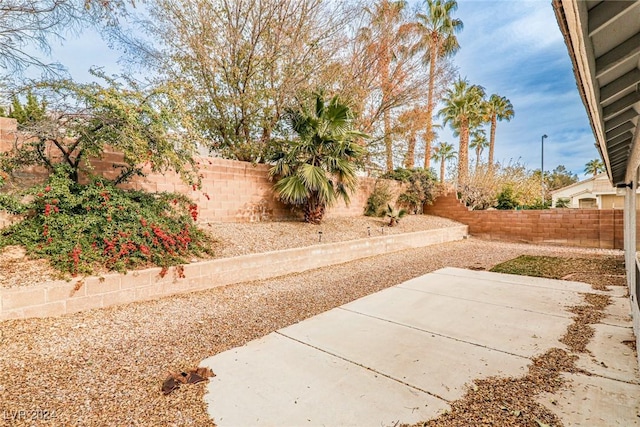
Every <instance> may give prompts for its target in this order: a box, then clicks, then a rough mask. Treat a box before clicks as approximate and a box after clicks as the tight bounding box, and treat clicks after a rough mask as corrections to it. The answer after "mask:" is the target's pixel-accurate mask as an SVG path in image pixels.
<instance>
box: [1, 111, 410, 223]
mask: <svg viewBox="0 0 640 427" xmlns="http://www.w3.org/2000/svg"><path fill="white" fill-rule="evenodd" d="M18 136H19V135H18V133H17V131H16V121H15V120H14V119H7V118H0V151H8V150H9V149H10V148H11V146H12V145H13V144H14V142H15V140H16V137H18ZM122 160H123V156H122V154H121V153H116V152H110V151H109V152H105V153H104V154H103V156H102V158H101V159H100V160H92V161H91V164H92V166H93V167H94V168H95V169H94V170H95V171H96V172H97V173H101V174H102V175H104V176H105V177H107V178H111V179H113V178H115V177H116V176H117V175H118V170H117V169H115V168H113V165H114V164H115V165H117V164H122ZM197 161H198V167H199V173H200V174H201V177H202V188H200V189H196V190H194V189H193V188H192V187H191V186H189V185H187V184H185V183H183V182H182V181H181V179H180V177H179V176H178V175H177V174H175V173H167V174H164V175H163V174H160V173H152V172H151V171H150V170H148V171H146V172H147V174H146V176H145V177H135V178H134V179H133V180H132V181H130V182H129V183H127V185H126V187H128V188H135V189H142V190H146V191H149V192H163V191H168V192H176V193H181V194H186V195H187V196H189V197H190V198H191V199H192V200H194V201H195V203H196V204H197V205H198V208H199V218H198V221H199V222H202V223H207V222H257V221H273V220H293V219H296V218H298V217H299V216H300V214H296V213H294V212H292V210H291V209H290V208H289V207H288V206H286V205H284V204H282V203H281V202H280V201H278V200H277V197H276V196H275V194H274V193H273V190H272V187H273V182H271V181H269V179H268V170H269V166H268V165H264V164H252V163H247V162H238V161H235V160H226V159H221V158H217V157H200V158H198V159H197ZM46 177H47V171H46V170H45V169H43V168H28V169H26V170H24V171H21V172H19V173H17V174H16V175H15V177H14V178H15V179H14V184H15V185H18V186H20V187H27V186H30V185H33V184H35V183H37V182H42V181H43V180H45V179H46ZM375 182H376V180H375V179H374V178H368V177H362V178H360V183H359V188H358V190H357V191H356V192H355V193H354V194H352V195H351V202H350V204H349V206H347V205H346V204H345V203H344V202H342V201H340V202H338V203H337V204H336V205H335V206H333V207H332V208H330V209H329V210H328V211H327V217H348V216H358V215H362V213H363V212H364V206H365V204H366V202H367V198H368V197H369V195H370V194H371V192H372V191H373V188H374V186H375ZM389 185H390V188H391V190H392V193H393V194H394V201H395V197H397V195H398V194H400V192H402V185H401V184H399V183H398V182H396V181H389ZM11 220H12V218H9V217H7V218H6V219H5V218H4V217H2V216H0V227H2V226H3V224H9V223H10V222H11Z"/></svg>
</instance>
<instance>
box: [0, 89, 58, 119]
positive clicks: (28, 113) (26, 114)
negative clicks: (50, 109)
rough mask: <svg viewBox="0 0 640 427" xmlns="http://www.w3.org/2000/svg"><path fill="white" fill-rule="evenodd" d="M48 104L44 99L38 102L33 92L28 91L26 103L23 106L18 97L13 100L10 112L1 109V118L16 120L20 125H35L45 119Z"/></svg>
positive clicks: (14, 96)
mask: <svg viewBox="0 0 640 427" xmlns="http://www.w3.org/2000/svg"><path fill="white" fill-rule="evenodd" d="M46 109H47V103H46V102H45V100H44V99H42V100H41V101H38V100H37V98H36V96H35V95H34V94H33V91H32V90H28V91H27V96H26V102H25V104H24V105H23V104H21V103H20V100H19V99H18V97H17V96H16V95H13V97H12V98H11V109H10V111H9V112H6V111H4V109H3V108H0V116H2V117H10V118H12V119H16V120H17V122H18V124H20V125H28V124H33V123H36V122H39V121H42V120H43V119H44V118H45V112H46Z"/></svg>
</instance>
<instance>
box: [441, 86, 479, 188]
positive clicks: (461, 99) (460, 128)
mask: <svg viewBox="0 0 640 427" xmlns="http://www.w3.org/2000/svg"><path fill="white" fill-rule="evenodd" d="M484 96H485V92H484V88H483V87H482V86H478V85H470V84H469V82H468V81H467V80H463V79H458V81H457V82H455V83H454V85H453V88H451V89H449V90H447V93H446V94H445V96H444V99H443V102H444V107H443V108H442V109H441V110H440V111H439V112H438V115H439V116H441V117H442V118H443V122H444V124H445V125H446V124H450V125H451V127H452V128H453V130H454V131H456V133H458V134H459V136H460V146H459V148H458V184H459V185H462V184H465V183H466V182H467V178H468V176H469V129H470V128H475V127H477V126H479V125H480V123H482V117H483V113H484V108H483V105H484Z"/></svg>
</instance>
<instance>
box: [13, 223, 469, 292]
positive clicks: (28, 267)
mask: <svg viewBox="0 0 640 427" xmlns="http://www.w3.org/2000/svg"><path fill="white" fill-rule="evenodd" d="M387 224H388V221H387V220H384V218H371V217H365V216H361V217H349V218H327V219H325V221H324V222H323V223H322V224H321V225H312V224H307V223H304V222H299V221H290V222H258V223H238V224H235V223H210V224H204V225H203V226H202V228H203V229H204V230H205V231H206V232H207V233H209V235H210V236H211V238H212V240H213V241H214V244H213V250H214V258H227V257H234V256H239V255H247V254H252V253H260V252H268V251H277V250H282V249H288V248H297V247H303V246H312V245H317V244H320V243H330V242H341V241H345V240H354V239H363V238H366V237H369V236H371V237H376V236H383V235H388V234H399V233H411V232H414V231H422V230H431V229H435V228H444V227H454V226H459V225H461V224H460V223H458V222H455V221H452V220H450V219H446V218H440V217H437V216H429V215H409V216H406V217H404V218H402V220H401V221H400V224H398V225H397V226H395V227H388V226H387ZM193 261H198V260H193ZM62 278H64V277H63V276H62V275H61V273H60V272H58V271H56V270H55V269H53V268H52V267H51V266H50V265H49V263H48V261H46V260H43V259H30V258H29V257H28V256H26V254H25V251H24V248H21V247H18V246H10V247H7V248H5V250H4V251H2V252H0V287H5V288H11V287H17V286H28V285H30V284H33V283H36V282H44V281H48V280H59V279H62Z"/></svg>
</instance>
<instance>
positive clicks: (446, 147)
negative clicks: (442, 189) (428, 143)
mask: <svg viewBox="0 0 640 427" xmlns="http://www.w3.org/2000/svg"><path fill="white" fill-rule="evenodd" d="M455 158H456V152H455V150H454V147H453V145H452V144H449V143H447V142H441V143H440V144H438V145H436V146H435V147H434V148H433V159H434V160H435V161H440V182H444V166H445V163H446V162H447V161H449V160H452V159H455Z"/></svg>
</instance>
